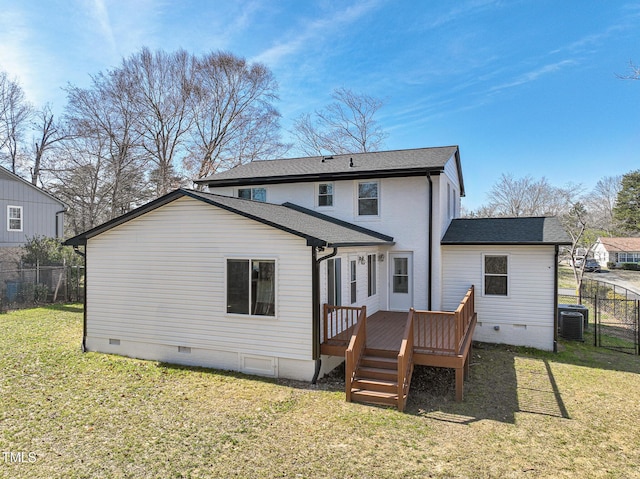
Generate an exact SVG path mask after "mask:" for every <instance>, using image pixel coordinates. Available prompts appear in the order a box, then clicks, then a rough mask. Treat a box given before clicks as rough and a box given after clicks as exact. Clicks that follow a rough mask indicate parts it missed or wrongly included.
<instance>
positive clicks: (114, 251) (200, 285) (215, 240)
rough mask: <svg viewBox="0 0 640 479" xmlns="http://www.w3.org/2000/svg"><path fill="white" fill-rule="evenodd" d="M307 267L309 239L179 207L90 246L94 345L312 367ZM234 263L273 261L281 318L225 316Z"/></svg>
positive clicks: (209, 210) (186, 203)
mask: <svg viewBox="0 0 640 479" xmlns="http://www.w3.org/2000/svg"><path fill="white" fill-rule="evenodd" d="M310 257H311V253H310V248H309V247H308V246H306V241H305V240H304V239H302V238H298V237H296V236H294V235H291V234H289V233H285V232H283V231H280V230H278V229H275V228H272V227H269V226H266V225H263V224H261V223H258V222H256V221H253V220H250V219H247V218H245V217H243V216H240V215H237V214H234V213H231V212H227V211H225V210H222V209H220V208H216V207H214V206H210V205H207V204H205V203H202V202H200V201H197V200H194V199H191V198H186V197H185V198H181V199H178V200H176V201H174V202H172V203H169V204H167V205H165V206H162V207H160V208H158V209H156V210H154V211H151V212H149V213H147V214H145V215H143V216H140V217H138V218H135V219H133V220H131V221H129V222H127V223H124V224H122V225H120V226H117V227H115V228H113V229H111V230H109V231H107V232H105V233H102V234H101V235H99V236H96V237H95V238H92V239H90V240H89V242H88V246H87V266H88V269H89V274H88V275H87V281H88V283H87V321H88V329H87V334H88V337H89V338H97V339H101V338H117V339H120V340H122V342H123V344H124V342H125V341H137V342H140V343H147V344H149V343H151V344H159V345H167V346H175V347H176V348H177V347H178V346H184V347H190V348H192V350H193V351H194V354H195V350H196V348H204V349H207V350H214V351H218V352H233V353H236V355H237V353H240V354H247V355H254V356H265V357H278V358H292V359H299V360H311V349H312V345H311V322H310V321H311V319H310V318H311V315H312V314H311V313H312V312H311V266H310ZM228 258H251V259H263V258H264V259H269V260H276V262H277V274H276V281H277V284H276V291H277V294H278V302H277V306H276V314H275V316H260V317H253V316H249V315H246V316H243V315H228V314H227V312H226V307H227V304H226V295H225V293H226V292H225V283H226V280H225V268H226V261H227V259H228ZM176 350H177V349H176Z"/></svg>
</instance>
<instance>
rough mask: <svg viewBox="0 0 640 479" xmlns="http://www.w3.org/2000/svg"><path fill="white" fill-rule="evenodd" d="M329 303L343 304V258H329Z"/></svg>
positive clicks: (332, 304) (334, 304) (333, 304)
mask: <svg viewBox="0 0 640 479" xmlns="http://www.w3.org/2000/svg"><path fill="white" fill-rule="evenodd" d="M327 303H329V305H331V306H342V260H341V259H340V258H331V259H328V260H327Z"/></svg>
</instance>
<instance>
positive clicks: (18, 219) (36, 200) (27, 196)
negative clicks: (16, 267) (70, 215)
mask: <svg viewBox="0 0 640 479" xmlns="http://www.w3.org/2000/svg"><path fill="white" fill-rule="evenodd" d="M65 210H66V205H65V204H64V203H63V202H62V201H60V200H59V199H57V198H55V197H54V196H52V195H50V194H49V193H47V192H46V191H44V190H42V189H40V188H38V187H37V186H34V185H32V184H31V183H29V182H28V181H25V180H24V179H22V178H20V177H19V176H17V175H15V174H13V173H11V172H10V171H9V170H7V169H5V168H3V167H1V166H0V248H7V247H20V246H22V245H24V244H25V243H26V241H27V239H28V238H31V237H33V236H48V237H51V238H62V237H63V233H64V231H63V227H64V212H65Z"/></svg>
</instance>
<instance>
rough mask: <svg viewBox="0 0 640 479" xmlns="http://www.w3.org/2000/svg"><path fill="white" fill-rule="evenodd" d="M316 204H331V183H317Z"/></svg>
mask: <svg viewBox="0 0 640 479" xmlns="http://www.w3.org/2000/svg"><path fill="white" fill-rule="evenodd" d="M318 206H333V183H320V184H319V185H318Z"/></svg>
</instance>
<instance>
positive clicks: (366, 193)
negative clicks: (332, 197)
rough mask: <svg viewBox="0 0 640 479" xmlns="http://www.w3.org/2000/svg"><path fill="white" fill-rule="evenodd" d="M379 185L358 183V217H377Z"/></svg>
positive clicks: (371, 182) (365, 182)
mask: <svg viewBox="0 0 640 479" xmlns="http://www.w3.org/2000/svg"><path fill="white" fill-rule="evenodd" d="M379 186H380V185H379V183H378V182H377V181H361V182H359V183H358V216H377V215H378V199H379V196H378V194H379Z"/></svg>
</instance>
